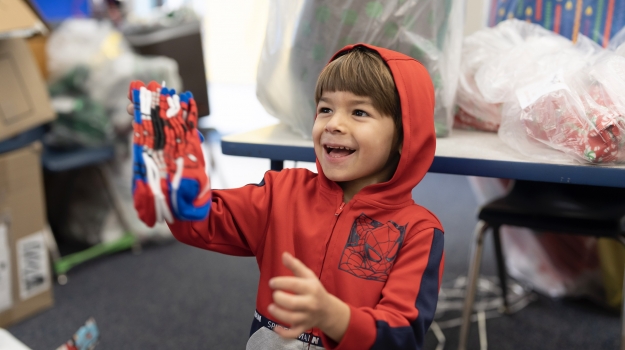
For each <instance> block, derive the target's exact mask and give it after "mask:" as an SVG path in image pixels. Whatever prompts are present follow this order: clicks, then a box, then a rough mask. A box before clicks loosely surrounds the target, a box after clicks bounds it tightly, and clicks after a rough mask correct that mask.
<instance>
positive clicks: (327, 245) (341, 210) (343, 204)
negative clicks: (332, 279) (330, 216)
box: [319, 202, 345, 280]
mask: <svg viewBox="0 0 625 350" xmlns="http://www.w3.org/2000/svg"><path fill="white" fill-rule="evenodd" d="M344 207H345V202H341V205H340V206H339V207H338V209H336V211H335V212H334V224H332V231H330V238H328V242H327V243H326V249H325V252H324V254H323V261H322V262H321V271H319V280H321V274H322V273H323V265H324V264H325V263H326V256H327V255H328V247H329V246H330V241H331V240H332V236H333V235H334V229H335V228H336V223H337V222H338V221H339V215H341V213H342V212H343V208H344Z"/></svg>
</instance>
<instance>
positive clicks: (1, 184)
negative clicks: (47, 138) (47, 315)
mask: <svg viewBox="0 0 625 350" xmlns="http://www.w3.org/2000/svg"><path fill="white" fill-rule="evenodd" d="M43 193H44V192H43V180H42V171H41V144H40V143H39V142H35V143H33V144H31V145H29V146H26V147H24V148H21V149H18V150H16V151H12V152H8V153H4V154H0V327H6V326H8V325H10V324H13V323H16V322H19V321H21V320H23V319H25V318H27V317H29V316H31V315H33V314H35V313H37V312H40V311H41V310H44V309H47V308H49V307H51V306H52V305H53V295H52V270H51V266H50V259H49V253H48V248H47V239H49V237H50V236H49V231H46V230H48V228H47V227H48V225H47V222H46V217H45V204H44V203H45V202H44V197H43V196H44V194H43Z"/></svg>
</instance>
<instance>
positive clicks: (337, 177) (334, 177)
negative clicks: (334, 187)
mask: <svg viewBox="0 0 625 350" xmlns="http://www.w3.org/2000/svg"><path fill="white" fill-rule="evenodd" d="M323 174H324V175H325V176H326V178H327V179H328V180H331V181H334V182H345V181H351V180H354V177H353V176H349V175H348V174H337V173H334V172H332V171H330V172H326V171H325V170H324V171H323Z"/></svg>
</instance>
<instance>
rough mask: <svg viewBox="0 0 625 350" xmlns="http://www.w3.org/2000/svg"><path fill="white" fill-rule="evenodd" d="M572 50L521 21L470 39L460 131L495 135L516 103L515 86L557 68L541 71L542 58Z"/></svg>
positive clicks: (463, 69) (545, 66)
mask: <svg viewBox="0 0 625 350" xmlns="http://www.w3.org/2000/svg"><path fill="white" fill-rule="evenodd" d="M572 47H573V44H572V43H571V42H570V41H569V40H567V39H565V38H563V37H561V36H559V35H557V34H555V33H553V32H551V31H548V30H546V29H544V28H543V27H541V26H539V25H536V24H531V23H527V22H525V21H520V20H517V19H510V20H507V21H504V22H501V23H499V24H498V25H497V26H496V27H493V28H484V29H482V30H480V31H477V32H476V33H474V34H472V35H470V36H468V37H466V38H465V39H464V42H463V46H462V61H461V65H460V77H459V83H458V92H457V96H456V103H457V104H458V107H459V112H458V114H457V115H456V122H457V123H456V124H457V126H460V127H463V126H464V127H465V128H466V127H472V128H476V129H481V130H487V131H496V130H497V129H498V127H499V124H500V123H501V111H502V104H503V103H504V102H506V101H509V100H511V99H513V98H514V91H515V88H516V86H522V85H523V84H525V83H527V82H531V81H532V80H533V79H535V78H536V76H538V75H540V74H543V71H547V72H549V71H550V67H554V66H557V65H558V63H557V62H556V61H555V60H554V61H551V60H543V61H544V62H540V65H538V64H537V63H538V62H539V61H541V59H542V58H544V57H546V56H550V54H553V53H555V52H560V51H562V50H566V49H570V48H572ZM563 58H564V56H563Z"/></svg>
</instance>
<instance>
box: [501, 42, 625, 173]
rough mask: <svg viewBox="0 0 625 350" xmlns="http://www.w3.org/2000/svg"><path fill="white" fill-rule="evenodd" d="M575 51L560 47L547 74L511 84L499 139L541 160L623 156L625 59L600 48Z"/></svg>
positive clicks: (592, 160)
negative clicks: (512, 88) (510, 97)
mask: <svg viewBox="0 0 625 350" xmlns="http://www.w3.org/2000/svg"><path fill="white" fill-rule="evenodd" d="M577 48H578V49H579V47H577ZM580 52H581V53H579V54H578V55H579V56H577V57H576V56H575V55H576V54H575V52H573V51H567V52H565V53H564V55H567V56H569V57H570V59H569V60H568V62H566V61H565V60H561V61H560V62H561V64H560V66H559V68H558V69H557V70H556V69H555V68H553V67H551V69H552V74H551V76H547V78H540V79H536V80H535V81H534V82H532V83H531V84H526V85H524V86H521V87H518V88H517V89H516V91H515V93H516V95H517V99H515V100H512V101H508V102H506V103H505V105H504V116H503V121H502V125H501V128H500V129H499V136H500V137H501V138H502V140H503V141H504V142H505V143H507V144H508V145H510V146H511V147H513V148H515V149H517V150H518V151H520V152H521V153H524V154H527V155H529V156H532V157H540V158H543V159H545V160H554V159H556V158H560V159H562V158H569V159H570V158H572V159H574V160H577V161H579V162H583V163H613V162H622V161H623V160H625V147H624V145H625V117H624V115H625V113H624V112H625V104H623V102H624V101H623V97H622V91H623V90H622V88H623V86H625V60H622V57H620V56H617V55H615V54H613V53H611V52H608V51H605V50H604V51H601V52H598V53H595V54H592V55H588V51H584V50H580ZM559 55H562V54H561V53H559ZM551 57H556V55H551ZM580 57H581V58H580ZM554 60H556V61H557V59H554ZM580 62H582V63H583V64H580ZM552 150H557V151H560V152H561V153H560V154H557V153H554V152H553V151H552ZM563 154H565V155H566V156H563Z"/></svg>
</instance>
